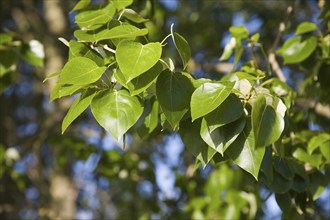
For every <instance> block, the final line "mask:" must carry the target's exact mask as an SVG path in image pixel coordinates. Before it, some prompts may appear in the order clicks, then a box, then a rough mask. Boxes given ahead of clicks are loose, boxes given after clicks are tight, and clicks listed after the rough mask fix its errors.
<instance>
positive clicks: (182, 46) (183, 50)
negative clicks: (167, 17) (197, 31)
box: [172, 32, 191, 69]
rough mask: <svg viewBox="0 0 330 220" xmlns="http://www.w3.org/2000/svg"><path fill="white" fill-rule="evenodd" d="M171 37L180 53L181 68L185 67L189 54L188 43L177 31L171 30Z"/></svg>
mask: <svg viewBox="0 0 330 220" xmlns="http://www.w3.org/2000/svg"><path fill="white" fill-rule="evenodd" d="M172 38H173V42H174V45H175V47H176V49H177V50H178V52H179V54H180V57H181V60H182V63H183V69H185V68H186V67H187V65H188V61H189V59H190V56H191V52H190V47H189V44H188V42H187V41H186V39H184V37H182V36H181V35H180V34H178V33H175V32H172Z"/></svg>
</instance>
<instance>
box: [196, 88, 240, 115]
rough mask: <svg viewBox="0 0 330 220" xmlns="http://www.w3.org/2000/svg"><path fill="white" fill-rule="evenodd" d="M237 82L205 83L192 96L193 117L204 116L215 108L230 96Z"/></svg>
mask: <svg viewBox="0 0 330 220" xmlns="http://www.w3.org/2000/svg"><path fill="white" fill-rule="evenodd" d="M234 85H235V82H223V83H208V82H207V83H204V84H203V85H201V86H200V87H198V88H197V89H196V90H195V91H194V93H193V94H192V97H191V103H190V105H191V118H192V120H193V121H194V120H195V119H196V118H199V117H202V116H204V115H206V114H208V113H210V112H212V111H213V110H215V109H216V108H217V107H218V106H219V105H220V104H221V103H222V102H223V101H225V99H226V98H227V97H228V96H229V94H230V92H231V90H232V89H233V87H234Z"/></svg>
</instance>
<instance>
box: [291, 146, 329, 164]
mask: <svg viewBox="0 0 330 220" xmlns="http://www.w3.org/2000/svg"><path fill="white" fill-rule="evenodd" d="M293 157H294V158H296V159H297V160H300V161H302V162H305V163H309V164H310V165H312V166H313V167H316V168H317V169H318V168H319V167H320V164H321V163H322V155H320V154H316V155H309V154H308V153H307V152H306V151H304V150H303V149H301V148H297V149H296V150H295V151H294V152H293Z"/></svg>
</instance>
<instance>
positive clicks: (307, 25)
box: [296, 21, 317, 34]
mask: <svg viewBox="0 0 330 220" xmlns="http://www.w3.org/2000/svg"><path fill="white" fill-rule="evenodd" d="M316 29H317V26H316V24H314V23H311V22H307V21H305V22H302V23H301V24H299V25H298V27H297V29H296V34H304V33H308V32H311V31H315V30H316Z"/></svg>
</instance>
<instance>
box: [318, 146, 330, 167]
mask: <svg viewBox="0 0 330 220" xmlns="http://www.w3.org/2000/svg"><path fill="white" fill-rule="evenodd" d="M320 150H321V153H322V154H323V156H324V157H325V159H326V160H327V161H328V162H330V141H326V142H324V143H322V145H321V146H320Z"/></svg>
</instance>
